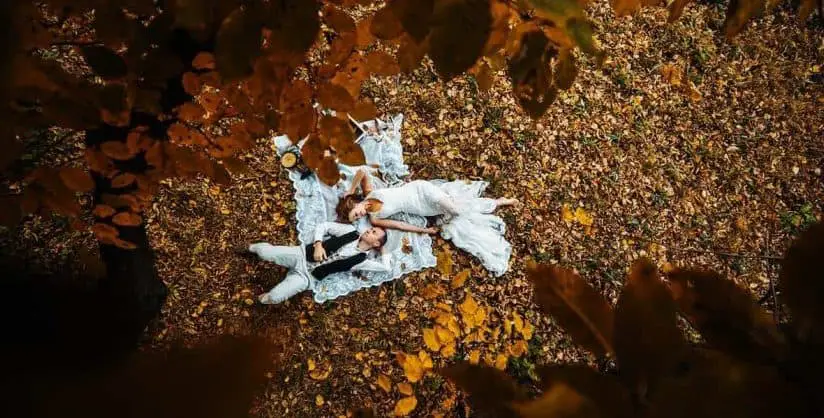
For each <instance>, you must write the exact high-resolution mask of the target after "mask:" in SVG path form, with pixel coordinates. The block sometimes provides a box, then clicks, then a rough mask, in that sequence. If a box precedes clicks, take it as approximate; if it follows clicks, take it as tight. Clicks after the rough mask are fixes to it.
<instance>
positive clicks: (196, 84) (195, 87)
mask: <svg viewBox="0 0 824 418" xmlns="http://www.w3.org/2000/svg"><path fill="white" fill-rule="evenodd" d="M202 88H203V81H202V80H201V79H200V76H198V75H197V74H195V73H193V72H187V73H185V74H183V90H184V91H185V92H186V93H188V94H190V95H192V96H197V95H198V94H199V93H200V90H201V89H202Z"/></svg>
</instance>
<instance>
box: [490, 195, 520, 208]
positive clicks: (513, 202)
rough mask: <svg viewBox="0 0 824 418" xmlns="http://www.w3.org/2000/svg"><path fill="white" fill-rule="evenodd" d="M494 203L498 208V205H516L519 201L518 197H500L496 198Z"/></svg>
mask: <svg viewBox="0 0 824 418" xmlns="http://www.w3.org/2000/svg"><path fill="white" fill-rule="evenodd" d="M495 203H496V204H497V205H498V207H499V208H500V207H503V206H518V205H519V204H520V203H521V202H520V201H519V200H518V199H512V198H507V197H502V198H500V199H498V200H496V201H495Z"/></svg>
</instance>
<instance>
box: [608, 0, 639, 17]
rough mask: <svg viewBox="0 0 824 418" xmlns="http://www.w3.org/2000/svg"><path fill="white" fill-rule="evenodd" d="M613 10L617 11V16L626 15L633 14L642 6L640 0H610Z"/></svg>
mask: <svg viewBox="0 0 824 418" xmlns="http://www.w3.org/2000/svg"><path fill="white" fill-rule="evenodd" d="M609 3H610V5H612V10H614V11H615V15H616V16H626V15H630V14H633V13H635V12H637V11H638V9H640V8H641V1H640V0H610V2H609Z"/></svg>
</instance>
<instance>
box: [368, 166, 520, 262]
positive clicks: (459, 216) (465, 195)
mask: <svg viewBox="0 0 824 418" xmlns="http://www.w3.org/2000/svg"><path fill="white" fill-rule="evenodd" d="M486 186H487V183H486V182H484V181H461V180H457V181H451V182H445V181H443V180H433V181H426V180H415V181H411V182H409V183H406V184H403V185H401V186H396V187H389V188H385V189H376V190H373V191H372V192H371V193H370V194H369V195H368V196H367V198H369V199H377V200H379V201H381V203H382V205H381V207H380V209H379V210H378V211H377V212H374V213H372V216H374V217H377V218H380V219H384V218H389V217H392V216H394V215H397V214H400V213H407V214H411V215H418V216H439V215H443V219H441V220H440V222H441V235H442V236H443V237H444V238H445V239H448V240H451V241H452V243H454V244H455V246H457V247H458V248H461V249H463V250H465V251H467V252H469V253H470V254H472V255H474V256H475V257H478V259H480V260H481V262H482V263H483V265H484V267H486V269H487V270H489V271H490V272H491V273H492V274H494V275H495V276H501V275H503V274H504V273H506V271H507V268H508V266H509V258H510V255H511V254H512V246H511V245H510V244H509V242H508V241H507V240H506V239H505V238H504V233H505V232H506V225H505V224H504V221H503V219H501V218H500V217H498V216H495V215H492V214H491V213H492V211H494V210H495V208H496V206H497V204H496V203H495V200H493V199H488V198H483V197H480V195H481V193H483V191H484V189H486Z"/></svg>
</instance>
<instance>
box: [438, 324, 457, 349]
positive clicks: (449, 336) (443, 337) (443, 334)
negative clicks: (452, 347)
mask: <svg viewBox="0 0 824 418" xmlns="http://www.w3.org/2000/svg"><path fill="white" fill-rule="evenodd" d="M435 335H437V336H438V341H440V342H441V344H448V343H451V342H453V341H455V334H453V333H452V331H449V330H448V329H446V328H444V327H441V326H439V325H438V326H435Z"/></svg>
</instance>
